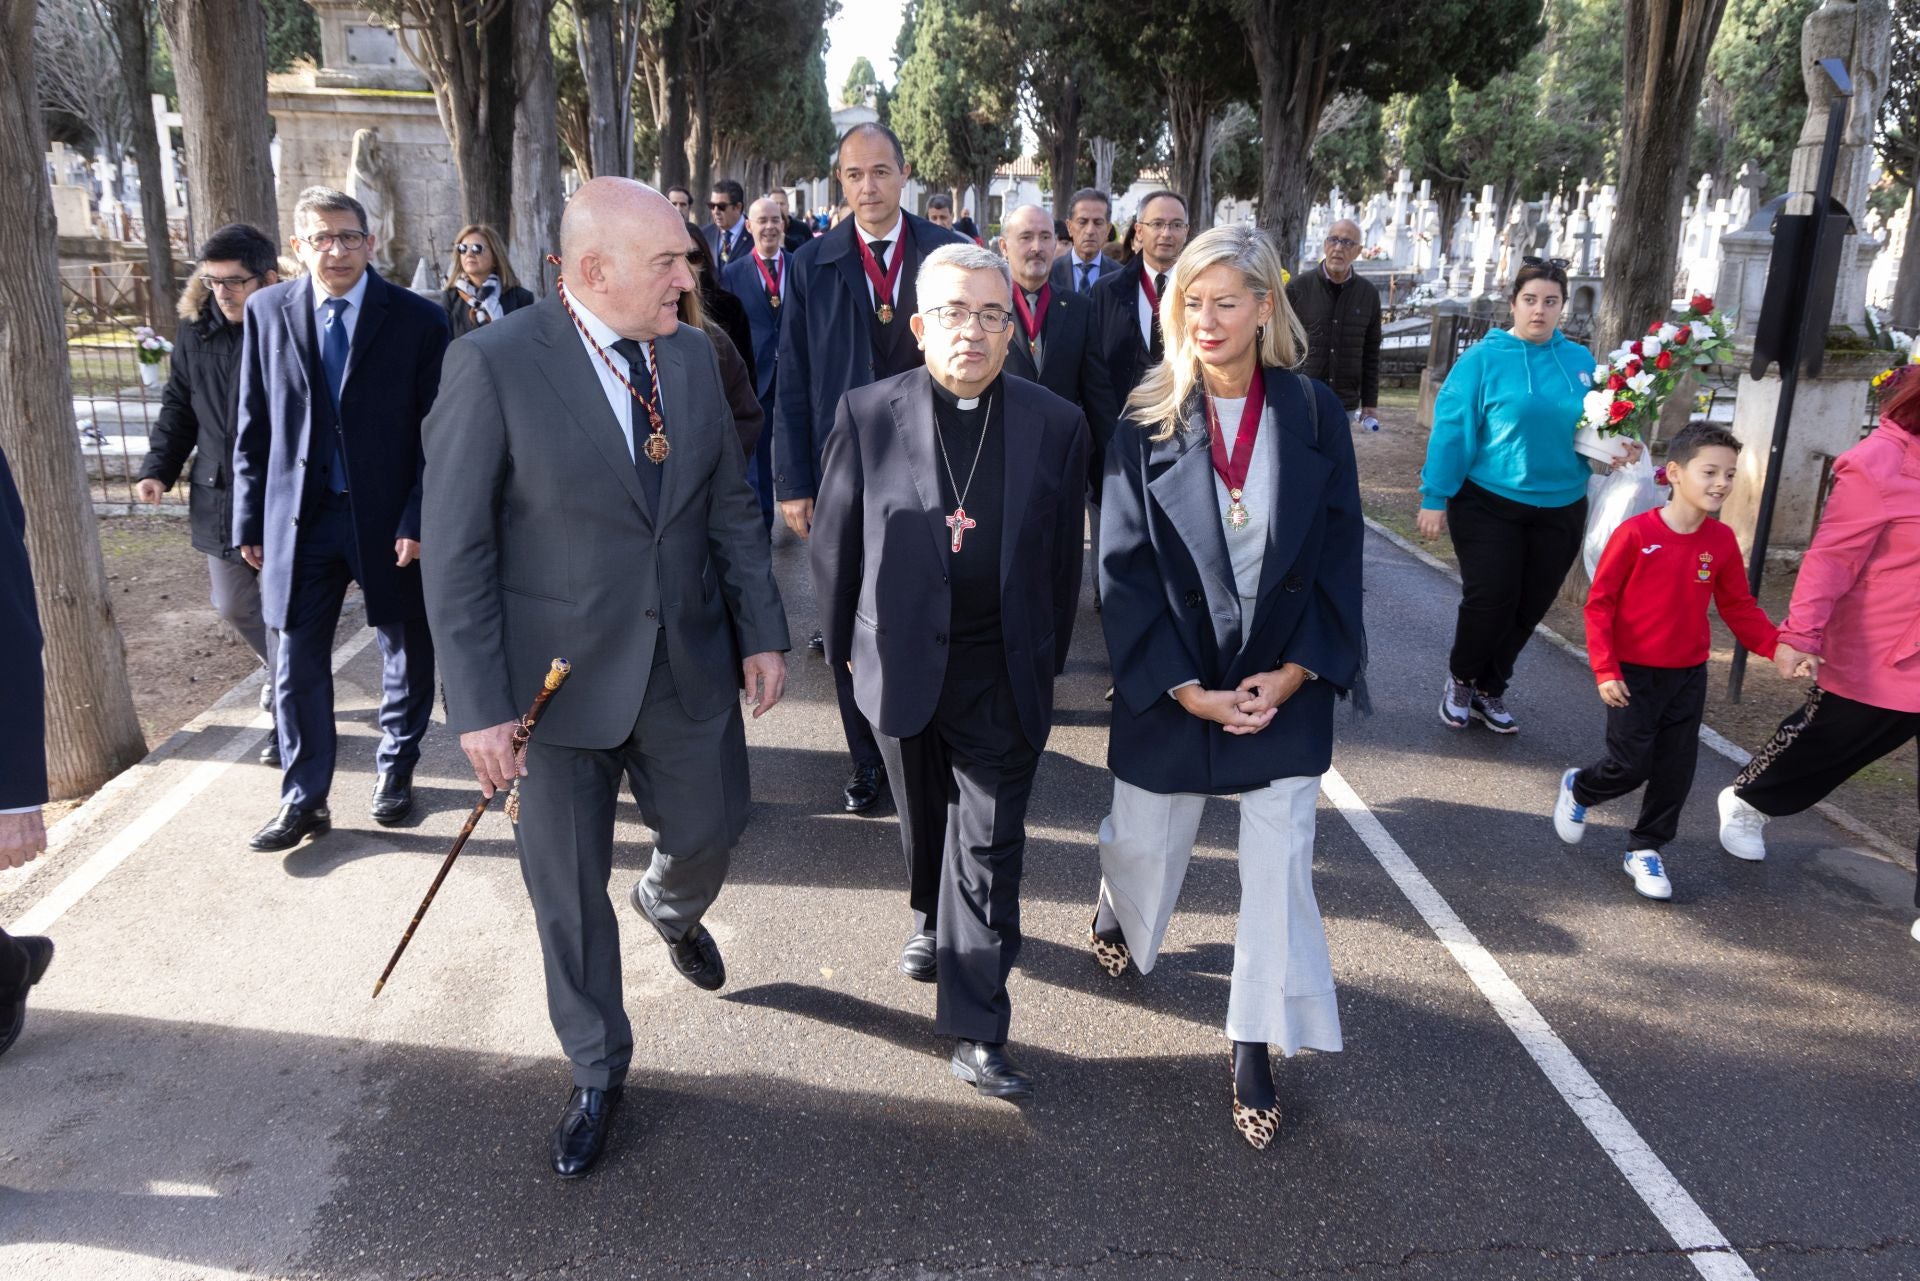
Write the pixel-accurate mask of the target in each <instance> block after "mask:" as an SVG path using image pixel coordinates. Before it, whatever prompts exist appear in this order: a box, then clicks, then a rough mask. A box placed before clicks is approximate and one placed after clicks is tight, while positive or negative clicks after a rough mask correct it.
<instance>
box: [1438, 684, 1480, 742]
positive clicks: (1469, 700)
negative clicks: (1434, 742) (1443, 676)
mask: <svg viewBox="0 0 1920 1281" xmlns="http://www.w3.org/2000/svg"><path fill="white" fill-rule="evenodd" d="M1472 719H1473V686H1471V685H1469V684H1467V683H1466V682H1465V681H1462V680H1455V679H1454V678H1453V676H1452V674H1448V676H1447V683H1446V684H1445V685H1442V686H1441V687H1440V721H1441V723H1442V724H1444V725H1445V726H1446V727H1447V728H1448V729H1465V728H1466V727H1467V725H1468V724H1469V723H1470V722H1471V721H1472Z"/></svg>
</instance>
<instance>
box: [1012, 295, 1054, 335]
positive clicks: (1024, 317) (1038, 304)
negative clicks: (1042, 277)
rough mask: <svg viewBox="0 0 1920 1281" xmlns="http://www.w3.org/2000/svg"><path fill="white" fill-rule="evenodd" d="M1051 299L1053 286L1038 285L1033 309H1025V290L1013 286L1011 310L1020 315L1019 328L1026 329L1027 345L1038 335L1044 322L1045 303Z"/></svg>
mask: <svg viewBox="0 0 1920 1281" xmlns="http://www.w3.org/2000/svg"><path fill="white" fill-rule="evenodd" d="M1052 301H1053V286H1052V285H1050V284H1047V285H1042V286H1040V294H1039V296H1038V298H1037V299H1036V300H1035V302H1034V304H1033V310H1032V311H1028V310H1027V291H1026V290H1024V289H1022V288H1020V286H1018V285H1015V286H1014V287H1013V310H1014V311H1015V313H1017V314H1018V315H1019V317H1020V328H1021V329H1023V330H1025V331H1026V334H1027V345H1028V346H1029V347H1031V346H1032V345H1033V344H1034V343H1035V342H1036V341H1037V340H1038V339H1039V337H1040V326H1041V325H1043V324H1045V323H1046V319H1047V304H1048V303H1050V302H1052Z"/></svg>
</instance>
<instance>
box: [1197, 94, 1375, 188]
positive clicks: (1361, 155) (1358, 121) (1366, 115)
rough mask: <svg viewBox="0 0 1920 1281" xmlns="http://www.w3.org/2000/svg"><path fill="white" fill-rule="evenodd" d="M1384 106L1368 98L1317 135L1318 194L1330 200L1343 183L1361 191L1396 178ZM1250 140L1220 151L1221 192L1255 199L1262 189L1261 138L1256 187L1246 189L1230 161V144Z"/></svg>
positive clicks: (1216, 163) (1216, 166)
mask: <svg viewBox="0 0 1920 1281" xmlns="http://www.w3.org/2000/svg"><path fill="white" fill-rule="evenodd" d="M1383 118H1384V112H1383V111H1382V110H1381V107H1380V104H1379V103H1377V102H1373V101H1371V100H1367V99H1362V100H1361V103H1360V106H1359V109H1358V112H1357V113H1356V114H1355V115H1354V116H1353V118H1352V119H1350V120H1347V121H1346V122H1344V123H1342V124H1341V125H1339V126H1338V127H1336V128H1332V129H1327V130H1325V131H1324V132H1322V133H1321V134H1320V136H1319V137H1317V138H1316V139H1314V143H1313V179H1314V199H1315V200H1324V199H1326V196H1327V193H1328V192H1329V191H1331V190H1332V189H1333V188H1335V187H1338V188H1340V189H1341V190H1342V191H1343V192H1346V193H1348V194H1349V195H1361V194H1364V193H1366V192H1370V191H1379V190H1381V189H1382V188H1383V187H1384V186H1385V185H1386V182H1387V180H1388V179H1389V178H1390V176H1391V175H1390V173H1389V171H1388V169H1387V162H1386V140H1385V137H1384V135H1383V132H1382V129H1381V122H1382V120H1383ZM1245 145H1246V144H1245V143H1243V142H1236V143H1235V144H1233V146H1232V147H1223V148H1221V149H1220V150H1219V151H1216V152H1215V153H1214V157H1213V175H1214V177H1213V181H1214V185H1215V187H1216V188H1217V191H1216V194H1219V195H1231V196H1236V197H1240V198H1241V199H1247V200H1251V199H1253V197H1254V196H1257V195H1259V194H1260V154H1259V150H1258V142H1257V140H1256V141H1255V142H1254V143H1253V146H1254V152H1253V162H1254V166H1253V173H1252V174H1251V175H1250V177H1251V179H1252V190H1251V191H1250V192H1248V193H1247V194H1245V195H1242V191H1243V190H1244V189H1245V183H1244V181H1236V179H1237V178H1238V174H1237V173H1235V172H1234V169H1233V166H1234V165H1235V164H1237V163H1238V162H1229V161H1228V159H1227V157H1226V155H1225V154H1223V153H1225V152H1228V151H1230V150H1234V149H1239V148H1244V147H1245Z"/></svg>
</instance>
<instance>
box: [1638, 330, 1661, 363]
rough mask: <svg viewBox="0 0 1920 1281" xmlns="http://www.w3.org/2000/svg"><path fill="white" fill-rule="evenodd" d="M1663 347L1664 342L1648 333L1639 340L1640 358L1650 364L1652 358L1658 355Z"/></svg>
mask: <svg viewBox="0 0 1920 1281" xmlns="http://www.w3.org/2000/svg"><path fill="white" fill-rule="evenodd" d="M1665 347H1666V344H1665V343H1664V342H1662V341H1660V339H1659V338H1657V337H1655V336H1654V335H1652V334H1648V335H1647V336H1646V337H1645V338H1642V339H1641V340H1640V358H1641V359H1642V360H1644V361H1646V362H1647V363H1648V364H1652V363H1653V358H1654V357H1655V356H1658V355H1659V354H1660V352H1661V351H1662V350H1663V349H1664V348H1665Z"/></svg>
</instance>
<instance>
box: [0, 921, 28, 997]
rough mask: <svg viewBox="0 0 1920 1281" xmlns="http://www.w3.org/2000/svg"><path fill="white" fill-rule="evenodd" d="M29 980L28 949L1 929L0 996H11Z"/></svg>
mask: <svg viewBox="0 0 1920 1281" xmlns="http://www.w3.org/2000/svg"><path fill="white" fill-rule="evenodd" d="M26 981H27V949H25V948H24V947H21V946H20V945H19V944H18V943H16V942H14V941H13V936H12V935H10V934H8V933H7V932H6V931H5V930H0V996H10V995H12V994H13V993H15V992H18V991H19V990H20V985H21V984H22V983H25V982H26Z"/></svg>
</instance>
